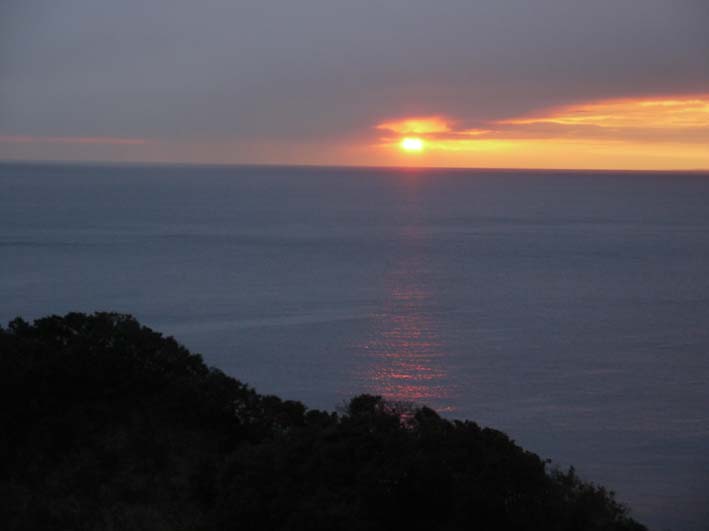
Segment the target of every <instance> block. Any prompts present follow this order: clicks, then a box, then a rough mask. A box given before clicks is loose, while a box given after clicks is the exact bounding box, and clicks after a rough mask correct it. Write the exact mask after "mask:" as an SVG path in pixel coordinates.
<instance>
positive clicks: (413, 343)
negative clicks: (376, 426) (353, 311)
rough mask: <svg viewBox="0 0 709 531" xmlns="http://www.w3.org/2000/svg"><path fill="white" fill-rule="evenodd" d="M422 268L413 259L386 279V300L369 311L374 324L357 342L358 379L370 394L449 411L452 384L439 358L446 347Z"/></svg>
mask: <svg viewBox="0 0 709 531" xmlns="http://www.w3.org/2000/svg"><path fill="white" fill-rule="evenodd" d="M422 273H425V267H424V265H423V264H422V263H421V262H420V261H417V260H414V261H413V262H408V263H407V264H406V267H401V268H397V269H395V270H394V271H393V272H392V273H391V274H390V275H388V276H387V278H386V279H385V288H386V300H385V301H384V303H383V305H382V308H381V311H378V312H376V313H374V314H373V315H372V320H373V321H374V323H375V324H374V327H373V329H372V331H371V333H370V337H369V338H368V339H367V341H366V342H365V343H364V344H363V345H361V349H362V350H361V352H362V353H363V355H364V357H365V363H364V366H363V367H362V371H361V372H362V374H361V378H362V379H363V380H364V382H363V383H364V387H365V388H366V390H367V392H369V393H373V394H377V395H382V396H384V397H386V398H388V399H390V400H394V401H402V402H415V403H419V404H426V405H428V406H430V407H433V408H434V409H436V410H438V411H452V410H453V409H454V408H453V406H452V405H451V399H452V395H453V387H452V385H451V383H450V379H449V375H448V372H447V370H446V368H445V366H444V363H443V362H444V360H443V359H442V358H443V357H444V352H445V348H444V345H443V341H442V339H441V336H440V333H439V330H438V326H437V323H436V320H435V319H434V315H432V312H431V306H432V302H433V300H432V299H433V296H432V294H431V292H430V290H429V289H428V288H427V286H426V284H425V283H424V282H423V281H422V279H421V277H420V274H422Z"/></svg>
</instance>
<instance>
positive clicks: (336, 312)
mask: <svg viewBox="0 0 709 531" xmlns="http://www.w3.org/2000/svg"><path fill="white" fill-rule="evenodd" d="M95 310H113V311H120V312H128V313H132V314H133V315H135V316H136V317H137V318H138V319H139V320H140V321H142V322H144V323H146V324H148V325H149V326H151V327H153V328H156V329H158V330H160V331H164V332H166V333H168V334H172V335H174V336H175V337H176V338H177V339H178V340H179V341H181V342H182V343H184V344H185V345H186V346H187V347H188V348H190V349H192V350H195V351H198V352H201V353H202V354H203V355H204V356H205V358H206V360H207V362H208V363H209V364H211V365H214V366H217V367H219V368H221V369H223V370H224V371H226V372H227V373H229V374H232V375H234V376H235V377H237V378H239V379H241V380H243V381H245V382H247V383H249V384H251V385H253V386H255V387H256V389H257V390H259V391H262V392H268V393H276V394H279V395H281V396H284V397H287V398H293V399H298V400H302V401H304V402H305V403H306V404H308V405H309V406H311V407H319V408H328V409H332V408H334V407H337V406H338V405H341V404H342V403H343V401H344V400H345V399H347V398H348V397H351V396H353V395H354V394H356V393H362V392H369V393H378V394H383V395H385V396H388V397H390V398H393V399H397V400H408V401H415V402H422V403H426V404H429V405H431V406H433V407H435V408H437V409H438V410H439V411H441V412H442V413H443V414H445V415H447V416H450V417H459V418H469V419H473V420H476V421H477V422H479V423H481V424H484V425H490V426H492V427H495V428H499V429H502V430H504V431H506V432H507V433H509V434H510V435H511V436H512V437H513V438H515V439H516V440H517V442H518V443H519V444H521V445H522V446H524V447H526V448H529V449H531V450H533V451H535V452H537V453H539V454H540V455H541V456H542V457H545V458H546V457H550V458H553V459H554V460H555V461H556V462H557V463H560V464H562V465H568V464H574V465H576V467H577V469H578V470H579V472H580V474H581V475H582V476H583V477H585V478H588V479H591V480H594V481H598V482H599V483H602V484H604V485H607V486H609V487H610V488H612V489H614V490H616V491H617V493H618V496H619V498H620V499H621V501H625V502H628V503H629V504H630V505H631V506H632V507H633V508H634V515H635V516H637V517H638V518H639V519H640V520H641V521H644V522H646V523H648V524H649V525H650V526H651V527H652V528H653V529H657V530H660V529H675V530H678V531H680V530H681V531H684V530H687V531H698V530H705V529H708V528H709V503H708V502H709V494H707V493H708V492H709V452H708V451H707V450H709V413H708V412H709V386H708V385H707V381H708V380H709V175H707V174H700V173H697V174H679V173H676V174H668V173H655V174H653V173H647V174H640V173H584V172H540V171H534V172H532V171H520V172H505V171H483V170H479V171H471V170H382V169H342V168H340V169H327V168H317V169H316V168H285V167H281V168H278V167H195V166H152V167H147V166H118V165H116V166H88V165H80V166H79V165H74V166H70V165H30V164H9V163H5V164H0V320H2V322H3V323H6V322H7V321H8V320H10V319H12V318H13V317H15V316H16V315H22V316H24V317H25V318H28V319H32V318H37V317H41V316H44V315H47V314H50V313H65V312H68V311H86V312H90V311H95Z"/></svg>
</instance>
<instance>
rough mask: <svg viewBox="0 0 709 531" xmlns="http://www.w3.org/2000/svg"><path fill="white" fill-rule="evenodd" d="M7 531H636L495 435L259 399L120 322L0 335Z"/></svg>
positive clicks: (407, 413) (168, 342)
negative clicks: (459, 530)
mask: <svg viewBox="0 0 709 531" xmlns="http://www.w3.org/2000/svg"><path fill="white" fill-rule="evenodd" d="M0 389H2V392H3V395H4V396H3V407H2V410H1V413H0V414H1V415H2V416H1V418H0V422H1V426H0V429H1V430H2V438H1V439H0V456H1V457H0V458H1V459H2V468H1V469H0V474H1V476H0V498H1V499H2V503H1V504H0V521H2V522H3V526H2V527H3V529H7V530H38V529H42V530H53V531H56V530H65V529H66V530H69V529H71V530H89V529H91V530H93V529H100V530H121V529H130V530H143V529H144V530H151V531H159V530H166V531H167V530H170V531H178V530H222V529H223V530H227V529H229V530H232V529H233V530H237V529H238V530H261V529H263V530H323V531H325V530H327V531H335V530H368V531H375V530H391V529H410V530H424V529H425V530H431V529H435V530H441V531H445V530H458V529H466V530H468V529H470V530H472V529H480V530H513V529H514V530H544V531H554V530H559V531H561V530H568V531H584V530H589V531H591V530H593V531H596V530H598V531H600V530H641V529H644V527H643V526H641V525H639V524H638V523H636V522H634V521H633V520H632V519H630V518H629V517H628V516H627V514H626V510H625V508H624V507H622V506H621V505H619V504H618V503H616V502H615V501H614V499H613V496H612V494H610V493H609V492H607V491H606V490H605V489H603V488H601V487H597V486H594V485H591V484H589V483H585V482H582V481H580V480H579V479H578V478H576V476H575V475H574V473H573V471H569V472H564V473H562V472H558V471H550V470H549V469H548V466H547V464H546V463H545V462H544V461H542V460H541V459H539V458H538V457H537V456H536V455H534V454H532V453H529V452H526V451H525V450H523V449H522V448H520V447H518V446H516V445H515V444H514V443H513V442H512V441H511V440H510V439H509V438H508V437H507V436H506V435H505V434H504V433H501V432H499V431H495V430H491V429H487V428H481V427H479V426H478V425H477V424H475V423H473V422H468V421H466V422H461V421H448V420H444V419H442V418H441V417H439V416H438V415H437V414H436V413H435V412H434V411H432V410H431V409H428V408H426V407H414V406H410V405H402V404H392V403H389V402H387V401H385V400H382V399H381V398H379V397H375V396H368V395H362V396H359V397H356V398H354V399H353V400H352V401H351V402H350V403H349V406H348V407H347V408H346V410H345V411H344V412H343V413H341V414H335V413H326V412H322V411H316V410H308V409H307V408H306V407H305V406H303V405H302V404H301V403H299V402H292V401H284V400H281V399H279V398H277V397H275V396H264V395H259V394H257V393H255V392H254V391H253V390H252V389H250V388H249V387H247V386H246V385H244V384H242V383H240V382H238V381H237V380H235V379H233V378H231V377H228V376H226V375H224V374H223V373H221V372H220V371H218V370H216V369H210V368H208V367H206V366H205V364H204V363H203V362H202V359H201V358H200V356H198V355H194V354H191V353H190V352H189V351H187V350H186V349H185V348H184V347H182V346H180V345H179V344H178V343H176V342H175V341H174V340H173V339H172V338H165V337H163V336H162V335H160V334H159V333H157V332H154V331H152V330H150V329H148V328H146V327H143V326H141V325H140V324H139V323H137V322H136V321H135V320H134V319H133V318H131V317H129V316H126V315H118V314H111V313H97V314H94V315H84V314H77V313H73V314H68V315H66V316H64V317H56V316H53V317H47V318H44V319H40V320H38V321H35V323H34V324H31V325H30V324H28V323H26V322H24V321H22V320H20V319H17V320H15V321H13V322H11V323H10V324H9V326H8V328H7V329H0Z"/></svg>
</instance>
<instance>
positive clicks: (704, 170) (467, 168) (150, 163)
mask: <svg viewBox="0 0 709 531" xmlns="http://www.w3.org/2000/svg"><path fill="white" fill-rule="evenodd" d="M0 164H28V165H29V164H45V165H61V164H65V165H75V166H90V165H95V166H193V167H252V168H253V167H256V168H258V167H262V168H315V169H317V168H322V169H366V170H446V171H451V170H460V171H499V172H518V171H550V172H583V173H709V168H692V169H627V168H556V167H548V168H547V167H521V166H520V167H503V166H411V165H406V166H397V165H393V164H379V165H366V164H318V163H299V164H288V163H279V162H182V161H123V160H121V161H113V160H61V159H59V160H56V159H3V158H0Z"/></svg>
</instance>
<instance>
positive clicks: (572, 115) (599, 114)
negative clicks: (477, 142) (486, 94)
mask: <svg viewBox="0 0 709 531" xmlns="http://www.w3.org/2000/svg"><path fill="white" fill-rule="evenodd" d="M497 123H498V124H501V125H529V124H545V123H546V124H559V125H590V126H595V127H601V128H621V129H627V128H642V129H662V130H667V129H694V128H709V95H704V96H700V97H690V98H684V99H682V98H677V97H674V98H666V99H663V98H647V99H643V98H640V99H622V100H607V101H601V102H593V103H587V104H580V105H569V106H565V107H561V108H557V109H552V110H551V111H550V112H547V113H545V114H543V115H541V116H533V117H529V118H517V119H512V120H503V121H499V122H497Z"/></svg>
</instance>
